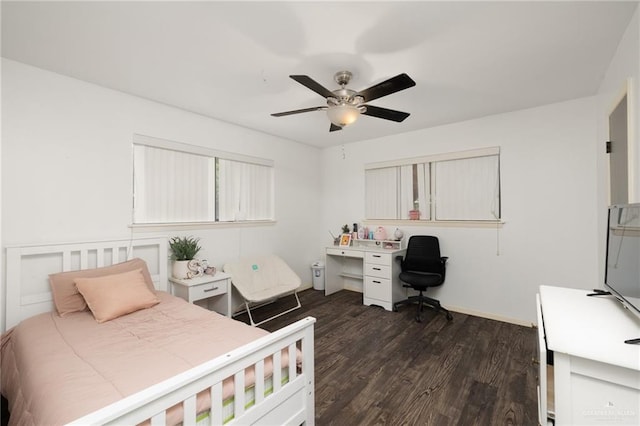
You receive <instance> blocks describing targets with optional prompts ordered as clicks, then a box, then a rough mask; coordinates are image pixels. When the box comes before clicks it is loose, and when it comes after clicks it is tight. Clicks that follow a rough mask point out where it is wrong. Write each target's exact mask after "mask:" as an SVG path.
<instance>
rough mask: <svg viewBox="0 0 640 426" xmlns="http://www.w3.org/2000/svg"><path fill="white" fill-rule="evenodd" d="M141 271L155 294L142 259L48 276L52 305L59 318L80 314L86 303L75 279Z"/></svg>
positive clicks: (149, 275) (85, 307)
mask: <svg viewBox="0 0 640 426" xmlns="http://www.w3.org/2000/svg"><path fill="white" fill-rule="evenodd" d="M136 269H141V270H142V275H144V279H145V282H146V283H147V286H148V287H149V290H151V291H153V292H155V288H154V287H153V281H152V280H151V274H149V269H147V264H146V263H145V261H144V260H142V259H138V258H135V259H131V260H128V261H126V262H121V263H116V264H115V265H111V266H104V267H102V268H95V269H83V270H80V271H68V272H59V273H57V274H51V275H49V284H50V285H51V293H52V294H53V303H54V304H55V306H56V310H57V311H58V314H60V316H65V315H66V314H69V313H71V312H80V311H84V310H86V309H87V303H86V302H85V300H84V299H83V298H82V295H80V293H78V289H77V288H76V284H75V282H74V280H75V279H76V278H94V277H102V276H105V275H113V274H119V273H122V272H128V271H134V270H136Z"/></svg>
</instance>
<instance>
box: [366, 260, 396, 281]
mask: <svg viewBox="0 0 640 426" xmlns="http://www.w3.org/2000/svg"><path fill="white" fill-rule="evenodd" d="M364 274H365V275H370V276H372V277H378V278H391V266H387V265H377V264H375V263H366V264H365V267H364Z"/></svg>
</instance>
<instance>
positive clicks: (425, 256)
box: [402, 235, 445, 274]
mask: <svg viewBox="0 0 640 426" xmlns="http://www.w3.org/2000/svg"><path fill="white" fill-rule="evenodd" d="M444 268H445V266H444V262H443V261H442V257H441V256H440V242H439V241H438V237H434V236H431V235H412V236H411V237H410V238H409V243H408V244H407V252H406V254H405V256H404V260H403V262H402V270H403V271H415V272H434V273H439V274H444Z"/></svg>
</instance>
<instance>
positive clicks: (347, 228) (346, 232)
mask: <svg viewBox="0 0 640 426" xmlns="http://www.w3.org/2000/svg"><path fill="white" fill-rule="evenodd" d="M349 232H350V231H349V225H347V224H346V223H345V224H344V225H342V233H343V234H348V233H349Z"/></svg>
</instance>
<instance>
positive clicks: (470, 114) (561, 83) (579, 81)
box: [2, 1, 637, 147]
mask: <svg viewBox="0 0 640 426" xmlns="http://www.w3.org/2000/svg"><path fill="white" fill-rule="evenodd" d="M636 6H637V1H623V2H615V1H601V2H596V1H587V2H566V1H556V2H538V1H530V2H524V1H516V2H483V1H471V2H458V1H446V2H433V1H422V2H420V1H413V2H394V1H387V2H361V1H343V2H307V1H302V2H301V1H298V2H255V3H249V2H239V1H234V2H212V1H210V2H193V3H192V2H131V3H130V2H60V3H58V2H41V3H36V2H6V1H3V2H2V56H3V57H6V58H9V59H12V60H16V61H20V62H24V63H27V64H31V65H34V66H37V67H41V68H44V69H47V70H51V71H54V72H58V73H60V74H64V75H68V76H72V77H75V78H78V79H81V80H86V81H89V82H93V83H95V84H98V85H101V86H105V87H109V88H112V89H116V90H120V91H123V92H126V93H130V94H133V95H137V96H140V97H143V98H147V99H152V100H154V101H158V102H162V103H165V104H170V105H174V106H177V107H180V108H183V109H185V110H189V111H193V112H196V113H199V114H203V115H206V116H210V117H214V118H217V119H220V120H224V121H227V122H231V123H235V124H238V125H241V126H244V127H248V128H252V129H257V130H260V131H263V132H266V133H269V134H273V135H277V136H281V137H284V138H288V139H292V140H296V141H300V142H303V143H306V144H310V145H315V146H319V147H326V146H332V145H338V144H343V143H347V142H353V141H358V140H365V139H371V138H375V137H381V136H386V135H391V134H396V133H402V132H407V131H412V130H416V129H421V128H426V127H432V126H437V125H441V124H446V123H452V122H457V121H462V120H467V119H472V118H477V117H482V116H486V115H490V114H496V113H501V112H507V111H513V110H518V109H523V108H530V107H534V106H538V105H544V104H549V103H553V102H558V101H563V100H568V99H574V98H578V97H583V96H589V95H593V94H595V93H596V92H597V89H598V86H599V84H600V82H601V80H602V77H603V76H604V73H605V71H606V67H607V65H608V64H609V62H610V60H611V58H612V57H613V54H614V52H615V49H616V47H617V45H618V42H619V41H620V38H621V36H622V34H623V32H624V30H625V29H626V28H627V26H628V24H629V21H630V19H631V16H632V15H633V13H634V10H635V8H636ZM342 69H346V70H350V71H351V72H353V74H354V77H353V80H352V82H351V84H350V85H349V88H351V89H354V90H361V89H364V88H366V87H369V86H371V85H373V84H375V83H378V82H381V81H383V80H386V79H387V78H390V77H393V76H395V75H397V74H400V73H403V72H404V73H407V74H409V76H411V77H412V78H413V80H415V81H416V83H417V85H416V86H415V87H413V88H410V89H407V90H404V91H401V92H398V93H395V94H392V95H389V96H387V97H383V98H380V99H377V100H375V101H372V102H371V104H372V105H376V106H381V107H385V108H391V109H397V110H401V111H406V112H410V113H411V116H410V117H409V118H407V119H406V120H405V121H404V122H402V123H395V122H392V121H387V120H381V119H377V118H373V117H368V116H363V117H361V118H360V119H359V120H358V122H356V123H355V124H353V125H352V126H349V127H347V128H345V129H344V130H342V131H338V132H332V133H329V131H328V130H329V121H328V119H327V117H326V114H325V113H324V112H322V111H317V112H309V113H304V114H297V115H291V116H286V117H279V118H275V117H271V116H270V113H273V112H280V111H287V110H294V109H301V108H307V107H313V106H322V105H325V102H324V99H323V98H322V97H321V96H319V95H318V94H316V93H314V92H312V91H311V90H309V89H307V88H306V87H304V86H302V85H300V84H299V83H296V82H295V81H293V80H291V79H290V78H289V77H288V76H289V75H290V74H305V75H308V76H310V77H311V78H313V79H314V80H316V81H317V82H319V83H320V84H322V85H324V86H325V87H326V88H328V89H330V90H333V89H336V88H337V85H336V84H335V83H334V82H333V75H334V73H335V72H336V71H339V70H342Z"/></svg>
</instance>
